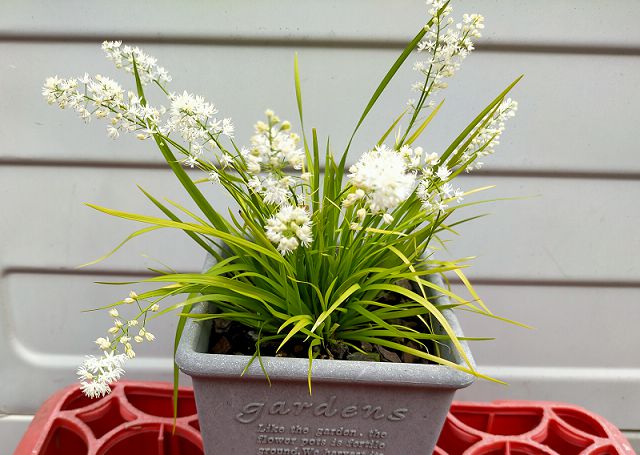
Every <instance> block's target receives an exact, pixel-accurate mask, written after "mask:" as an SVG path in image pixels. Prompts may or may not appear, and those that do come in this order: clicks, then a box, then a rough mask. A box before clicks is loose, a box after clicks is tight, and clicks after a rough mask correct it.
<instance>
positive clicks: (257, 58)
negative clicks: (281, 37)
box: [0, 43, 640, 178]
mask: <svg viewBox="0 0 640 455" xmlns="http://www.w3.org/2000/svg"><path fill="white" fill-rule="evenodd" d="M148 48H149V52H152V53H153V54H155V55H156V56H157V57H158V58H160V59H161V61H162V62H164V63H165V64H166V66H167V67H168V68H169V69H170V70H171V71H172V73H173V74H174V77H175V81H174V82H173V83H172V84H171V87H173V89H175V90H178V91H182V90H183V89H187V90H189V91H192V92H195V93H199V94H203V95H205V96H206V97H207V99H209V100H211V101H213V102H214V103H216V105H217V106H218V107H219V110H220V112H221V113H220V115H221V116H225V117H226V116H230V117H232V118H233V120H234V123H235V124H236V127H237V131H236V138H237V142H238V143H239V144H241V145H249V138H250V136H251V134H252V126H253V124H254V123H255V121H256V120H258V119H259V118H261V117H262V115H263V114H262V113H263V111H264V109H266V108H267V107H269V108H273V109H274V110H276V112H278V113H280V115H281V117H283V118H288V119H290V120H291V121H292V122H293V124H294V128H295V129H296V130H298V129H299V128H298V121H297V108H296V104H295V96H294V93H293V81H292V71H291V68H292V59H293V54H294V51H295V49H294V48H275V49H273V48H253V47H239V48H231V47H228V46H219V47H218V46H212V47H208V46H207V47H199V46H148ZM0 54H2V55H3V61H4V65H3V66H2V67H1V68H0V81H1V83H2V87H3V90H4V94H3V97H4V102H3V103H2V105H0V118H1V119H2V120H3V121H2V122H0V134H1V135H2V137H3V138H4V141H3V145H2V147H1V148H0V164H2V160H5V162H6V161H7V160H8V161H9V162H13V163H20V162H22V161H23V160H32V161H37V160H40V159H42V160H54V161H55V160H76V161H80V162H85V161H91V160H94V161H113V162H117V163H126V162H130V163H140V162H142V163H144V162H153V163H159V162H160V160H161V158H160V154H159V153H157V151H156V150H155V149H154V147H153V146H152V145H151V144H149V143H140V141H138V140H136V139H135V138H133V137H121V138H120V139H118V140H117V141H112V140H111V139H108V138H107V137H106V126H105V124H104V123H102V122H100V121H92V122H91V123H90V124H89V125H84V124H83V122H82V121H80V120H79V119H78V118H77V117H76V115H75V114H74V113H73V112H61V111H60V110H59V109H58V108H57V107H53V106H48V105H47V104H46V103H45V102H44V100H43V99H42V96H41V94H40V92H41V86H42V83H43V81H44V79H45V77H47V76H49V75H53V74H58V75H80V74H83V73H84V71H85V70H88V71H91V72H92V73H101V74H107V75H112V76H116V77H117V79H118V80H120V81H123V83H124V86H125V87H128V88H133V86H132V84H131V77H130V75H128V74H126V73H122V72H116V71H115V70H114V69H112V67H111V64H110V62H108V61H106V60H105V59H104V58H103V57H102V52H101V51H100V49H99V47H98V46H97V45H90V44H34V43H20V44H6V43H5V44H0ZM396 54H397V52H395V51H392V50H364V49H359V50H353V49H351V50H337V49H334V50H327V49H305V50H303V51H302V52H301V53H300V65H301V71H302V74H303V79H302V84H303V96H304V106H305V115H306V124H307V125H308V126H309V127H311V126H313V127H317V129H318V133H319V136H320V138H321V141H322V142H324V141H325V140H326V138H327V136H330V138H331V143H332V145H333V148H334V150H335V153H336V154H340V153H341V151H342V149H343V147H344V146H345V145H346V141H347V139H348V137H349V135H350V133H351V131H352V129H353V126H354V125H355V122H356V119H357V118H358V116H359V113H360V112H361V109H362V108H363V107H364V106H365V105H366V103H367V101H368V97H369V95H370V94H371V93H372V92H373V90H374V88H375V85H376V84H377V83H378V80H379V78H380V77H381V75H382V74H384V72H385V70H386V68H387V67H388V65H390V62H392V61H393V59H394V58H395V56H396ZM193 62H197V64H195V65H194V63H193ZM249 62H250V63H249ZM521 73H522V74H525V78H524V79H523V80H522V81H521V83H520V85H519V86H518V87H516V89H515V90H514V93H513V96H514V98H516V99H518V100H519V101H520V111H519V113H518V115H517V116H516V118H515V119H513V120H511V121H510V122H509V124H508V125H507V131H506V132H505V133H504V135H503V138H502V144H501V145H500V146H499V147H498V148H497V149H496V150H497V152H496V153H497V155H496V156H494V157H490V158H488V159H487V160H486V168H487V169H488V170H501V171H509V170H518V171H529V172H538V173H544V172H555V173H563V172H564V173H567V172H590V173H592V174H597V173H599V172H601V173H604V174H606V173H609V174H616V175H631V176H632V177H634V178H638V176H639V175H640V160H638V159H637V153H636V150H637V147H636V143H635V136H634V135H633V134H631V133H630V132H631V131H633V130H634V128H635V119H636V116H634V115H633V112H634V110H635V106H636V105H638V104H640V92H639V91H638V90H637V89H636V88H637V86H638V85H640V60H638V58H637V57H632V56H617V57H614V56H602V55H601V56H588V55H572V56H566V55H557V54H534V55H523V54H518V53H508V52H507V53H477V54H474V55H472V56H471V57H470V58H469V59H468V60H467V61H466V62H465V65H464V66H463V68H462V70H461V71H460V73H459V74H458V75H456V77H455V78H454V79H453V80H452V81H451V83H450V88H449V89H448V90H447V91H445V92H443V93H442V95H441V96H439V97H437V98H436V99H438V100H439V99H442V98H443V97H445V98H446V103H445V105H444V107H443V108H442V109H441V111H440V112H439V114H438V116H437V117H436V119H435V120H434V121H433V123H432V124H431V125H430V126H429V128H428V129H427V130H426V132H425V133H424V136H423V137H422V138H421V139H420V140H419V141H418V144H420V145H423V146H425V147H426V148H427V149H428V150H429V151H440V152H441V151H442V150H443V149H444V148H445V147H446V146H447V145H448V143H449V142H450V141H451V140H452V139H453V138H454V137H455V136H456V135H457V134H458V133H459V132H460V131H461V130H462V129H463V128H464V127H465V126H466V123H467V122H468V121H470V120H471V119H472V118H473V116H474V115H475V113H477V112H479V111H480V110H482V108H483V107H484V105H485V104H486V103H488V102H489V101H490V100H491V99H492V98H493V96H495V95H496V94H497V93H499V92H500V91H501V90H502V88H503V87H505V86H506V85H507V84H508V83H509V82H510V81H511V80H513V79H514V78H515V77H516V76H518V75H519V74H521ZM257 74H259V77H257V76H256V75H257ZM203 75H204V76H203ZM414 80H415V73H414V72H413V71H411V70H409V69H408V68H407V70H406V71H403V72H400V73H399V74H398V80H397V81H394V83H392V85H391V86H390V87H389V92H388V93H387V94H386V95H385V96H383V97H382V98H381V99H380V101H379V104H378V105H377V106H376V108H374V110H373V111H372V112H371V114H370V117H369V118H368V119H367V121H366V122H365V124H364V126H363V128H362V130H361V131H360V133H359V134H358V136H356V140H355V142H354V144H353V147H352V149H351V150H352V161H353V160H355V159H356V158H357V156H359V154H360V153H362V151H363V150H365V149H367V148H369V147H371V145H372V144H373V143H375V141H377V139H378V138H379V137H380V135H381V134H382V132H383V131H385V130H386V129H387V127H388V125H389V124H390V123H391V121H392V119H393V118H394V117H395V116H396V115H397V113H398V112H400V111H401V110H402V109H403V108H404V103H405V102H406V100H407V99H408V98H409V97H413V96H415V93H413V92H411V91H410V90H409V86H410V85H411V83H412V82H413V81H414ZM151 93H152V96H151V99H152V100H155V102H156V103H157V104H160V103H162V101H163V98H162V97H159V96H158V94H157V93H156V92H151ZM165 101H166V100H165ZM603 128H606V134H604V130H603ZM612 138H615V140H612Z"/></svg>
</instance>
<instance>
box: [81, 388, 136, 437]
mask: <svg viewBox="0 0 640 455" xmlns="http://www.w3.org/2000/svg"><path fill="white" fill-rule="evenodd" d="M78 418H79V419H80V420H82V421H83V422H84V423H86V424H87V426H88V427H89V428H91V431H93V434H94V435H95V437H96V439H99V438H101V437H102V436H104V435H105V434H106V433H108V432H109V431H111V430H113V429H114V428H115V427H117V426H119V425H122V424H123V423H125V422H127V421H128V420H133V419H134V418H135V416H131V417H130V419H126V418H125V416H123V415H122V409H121V407H120V403H119V402H118V400H117V399H115V398H113V399H110V400H108V401H105V404H104V406H101V407H99V408H97V409H92V410H91V411H88V412H85V413H84V414H79V415H78Z"/></svg>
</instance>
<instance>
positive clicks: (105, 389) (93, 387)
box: [80, 381, 111, 398]
mask: <svg viewBox="0 0 640 455" xmlns="http://www.w3.org/2000/svg"><path fill="white" fill-rule="evenodd" d="M80 390H82V393H84V394H85V395H86V396H88V397H89V398H100V397H103V396H105V395H108V394H110V393H111V387H109V384H106V383H104V382H98V381H82V382H81V383H80Z"/></svg>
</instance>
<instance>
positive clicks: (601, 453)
mask: <svg viewBox="0 0 640 455" xmlns="http://www.w3.org/2000/svg"><path fill="white" fill-rule="evenodd" d="M589 455H622V452H620V451H619V450H618V449H616V448H615V447H613V446H604V447H598V448H597V449H595V450H593V451H591V452H589Z"/></svg>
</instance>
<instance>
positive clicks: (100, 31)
mask: <svg viewBox="0 0 640 455" xmlns="http://www.w3.org/2000/svg"><path fill="white" fill-rule="evenodd" d="M454 7H455V10H456V11H457V13H458V14H461V13H462V12H467V11H469V12H471V10H473V11H478V12H481V13H483V14H484V15H485V16H486V17H487V29H486V36H485V38H483V39H482V41H481V42H480V44H479V45H478V49H477V51H476V52H475V54H474V55H472V56H471V57H470V58H469V59H468V60H467V61H466V62H465V64H464V66H463V69H462V70H461V72H460V73H459V74H458V75H457V76H456V78H455V79H454V80H453V81H452V82H451V86H450V89H449V90H448V91H447V92H446V98H447V101H446V104H445V107H444V108H443V110H442V112H441V114H440V115H439V117H438V118H437V120H436V121H434V123H433V124H432V125H431V126H430V127H429V130H430V131H429V132H428V134H427V135H426V136H425V140H424V141H423V142H424V143H423V144H422V145H424V146H425V147H427V148H429V149H432V150H438V148H439V146H440V145H442V144H444V143H445V141H446V140H447V139H449V138H451V137H452V135H453V134H454V133H456V131H457V130H458V129H460V128H461V127H463V126H464V122H465V120H469V119H470V118H471V116H472V114H473V112H475V111H477V110H479V109H480V108H481V107H482V105H483V103H486V102H487V101H488V100H489V99H490V98H491V97H492V95H494V94H497V93H498V92H499V90H500V89H501V88H502V87H503V86H505V85H506V84H508V83H509V82H510V81H511V80H512V79H514V78H515V77H517V76H518V75H519V74H521V73H524V74H525V79H524V80H523V81H522V83H521V84H520V85H519V86H518V88H517V89H516V90H515V92H514V97H516V98H517V99H518V100H519V101H520V112H519V114H518V116H517V117H516V119H515V120H513V121H512V122H511V124H510V125H508V130H507V132H506V133H505V135H504V137H503V141H502V144H501V145H500V146H499V148H498V149H497V155H496V156H495V157H493V158H491V159H489V160H487V167H486V170H484V171H483V172H480V173H478V174H477V175H474V176H469V177H466V178H465V179H464V181H463V185H464V186H465V188H467V189H468V188H472V187H475V186H482V185H485V184H496V185H497V188H496V189H494V190H492V191H491V192H490V193H487V195H488V196H489V197H509V196H535V197H533V198H529V199H524V200H518V201H512V202H502V203H496V204H492V205H491V206H489V207H486V210H485V211H489V212H492V213H493V215H492V216H490V217H487V218H484V219H482V220H480V221H478V222H476V223H475V225H473V226H472V225H468V226H465V227H463V229H462V234H463V236H462V237H461V238H460V239H456V238H452V243H451V245H450V250H451V252H450V254H451V256H453V257H456V256H468V255H475V256H478V259H477V260H476V261H475V264H474V266H473V268H472V269H471V270H470V271H469V275H470V276H471V277H472V278H474V281H475V283H476V284H477V288H478V291H479V292H480V293H481V295H482V296H483V297H484V298H485V300H486V301H487V303H488V304H490V306H491V308H492V309H493V310H494V311H495V312H497V313H499V314H501V315H504V316H507V317H511V318H514V319H517V320H520V321H523V322H526V323H529V324H531V325H533V326H535V327H536V329H535V330H532V331H527V330H524V329H519V328H515V327H510V326H505V325H502V324H500V323H495V322H492V321H488V320H483V319H479V318H471V317H465V323H466V324H465V325H466V332H467V333H468V334H469V335H476V336H485V335H495V336H497V337H498V340H497V341H495V342H491V343H486V344H476V345H475V353H476V357H477V360H478V362H479V363H480V364H481V365H482V366H483V370H484V371H485V372H486V373H488V374H492V375H495V376H497V377H500V378H502V379H505V380H506V381H507V382H509V383H510V386H509V387H501V386H494V385H492V384H489V383H477V384H476V385H474V386H473V387H472V388H470V389H468V390H466V391H464V392H463V393H461V394H460V395H459V398H463V399H469V400H491V399H499V398H508V399H512V398H513V399H515V398H523V399H533V400H559V401H569V402H573V403H576V404H580V405H583V406H586V407H588V408H590V409H592V410H593V411H595V412H598V413H600V414H602V415H603V416H605V417H606V418H608V419H610V420H611V421H612V422H614V423H615V424H616V425H618V426H620V427H621V428H623V429H625V430H630V431H631V430H639V429H640V412H639V411H640V355H638V347H639V345H640V331H639V330H638V329H637V326H638V323H639V322H640V302H639V301H638V300H639V296H640V280H639V279H638V273H639V269H640V259H639V256H638V252H639V251H640V248H639V247H640V239H639V237H638V235H637V227H636V226H637V222H638V219H639V218H640V205H639V204H638V203H637V200H638V197H639V196H640V186H639V185H638V179H639V178H640V160H639V159H638V152H639V151H640V150H638V148H639V147H638V145H637V139H636V136H637V134H636V130H637V124H638V120H639V115H638V108H637V106H638V105H639V104H640V103H639V102H640V91H639V88H638V87H639V85H640V60H639V55H640V29H639V28H638V27H637V17H638V16H639V15H640V3H638V2H635V1H633V0H618V1H615V2H611V1H591V2H582V1H578V0H565V1H562V2H557V1H551V0H540V1H535V2H533V1H524V0H494V1H492V0H479V1H473V2H472V1H460V2H454ZM424 10H425V8H424V6H423V4H422V2H419V1H409V0H400V1H394V2H388V1H382V0H374V1H372V0H351V1H348V2H343V1H334V0H329V1H322V2H320V1H311V0H303V1H293V0H290V1H278V2H267V1H252V2H231V1H228V2H221V1H204V0H202V1H195V0H192V1H185V2H181V3H176V2H173V1H150V0H148V1H137V2H125V1H121V0H114V1H111V2H109V3H108V4H107V3H102V2H100V3H98V2H85V1H80V0H76V1H72V0H64V1H59V2H38V1H35V0H26V1H25V0H23V1H17V0H8V1H7V0H5V1H4V2H3V3H2V5H0V90H1V92H0V137H1V138H2V142H1V143H0V213H1V216H0V236H1V237H0V238H1V239H2V240H1V241H0V441H2V442H0V449H1V450H0V452H2V453H6V452H7V451H10V450H11V447H13V445H14V444H15V443H16V442H17V440H18V439H19V438H20V434H21V432H22V431H23V429H24V428H25V426H26V425H27V423H28V417H24V416H29V415H31V414H33V412H34V411H35V410H36V409H37V407H38V406H39V405H40V404H41V403H42V402H43V401H44V400H45V398H46V397H47V396H48V395H49V394H50V393H51V392H53V391H54V390H56V389H58V388H60V387H63V386H65V385H67V384H69V383H71V382H73V381H74V375H73V371H74V366H75V365H76V364H77V363H78V362H79V360H80V358H81V356H82V355H83V354H85V353H87V352H89V351H90V350H91V349H92V344H91V340H92V339H94V338H95V337H96V336H97V335H98V334H100V333H101V332H102V331H103V330H104V329H105V328H106V326H107V324H108V320H107V318H106V317H104V319H101V316H99V315H96V314H89V315H87V314H83V313H80V310H82V309H86V308H90V307H95V306H98V305H102V304H105V303H109V302H111V301H113V300H116V299H119V298H121V297H122V295H123V293H126V292H128V288H126V289H124V288H113V287H105V286H98V285H93V284H91V282H92V281H97V280H101V279H105V277H106V278H107V279H112V280H115V281H117V280H119V279H121V278H124V279H130V278H131V277H134V278H135V277H139V276H140V274H141V273H142V272H143V271H144V269H145V267H146V266H154V265H156V264H157V263H156V262H154V261H153V260H152V259H149V258H145V257H143V256H141V254H148V255H150V256H152V257H153V258H155V259H158V260H161V261H163V262H165V263H169V264H171V265H173V266H174V267H176V268H181V269H197V268H198V267H199V264H200V262H201V257H200V254H199V252H198V251H197V250H196V249H195V248H193V247H192V246H191V245H190V244H189V242H188V241H187V240H185V239H183V238H182V237H180V236H178V235H171V234H170V233H164V234H163V233H161V234H154V235H152V236H150V237H148V238H147V239H141V240H138V241H136V242H135V243H132V244H131V245H130V247H129V248H128V249H127V250H126V251H123V252H120V253H118V254H116V255H115V256H114V257H113V258H111V259H110V260H108V261H106V262H104V263H102V264H100V265H98V266H95V267H93V268H90V269H83V270H76V269H74V267H75V266H76V265H78V264H81V263H83V262H87V261H89V260H91V259H94V258H96V257H98V256H100V255H102V254H103V253H104V252H106V251H107V250H108V249H110V248H111V247H112V246H114V245H115V244H117V243H118V242H119V241H120V240H121V239H122V238H123V237H124V236H125V235H126V234H128V233H129V232H130V231H132V230H133V226H132V225H130V224H127V223H124V222H119V221H117V220H112V219H108V218H107V217H105V216H102V215H99V214H97V213H94V212H93V211H92V210H90V209H88V208H86V207H84V206H83V205H82V203H83V202H94V203H98V204H101V205H105V206H108V207H115V208H121V209H126V210H130V211H140V212H145V213H153V209H152V208H151V207H149V205H148V204H146V203H145V201H144V200H143V198H142V197H141V196H139V195H137V194H136V188H135V184H141V185H142V186H144V187H145V188H147V189H149V190H150V191H151V192H152V193H153V194H155V195H156V196H159V197H169V198H172V199H175V200H178V201H185V197H184V195H183V194H182V193H181V192H180V191H179V189H178V186H177V185H176V184H175V182H174V181H173V180H172V178H171V175H170V174H169V172H167V171H166V170H164V168H163V167H162V166H161V162H160V159H159V156H158V154H157V153H155V151H154V150H153V149H152V147H151V146H150V144H148V143H140V142H138V141H136V140H135V139H132V138H124V139H121V140H119V141H116V142H113V141H110V140H109V139H107V138H106V135H105V134H104V125H102V124H99V123H97V122H96V123H93V124H91V125H89V126H84V125H82V124H81V122H80V121H78V120H77V119H76V118H75V116H74V114H73V113H71V112H59V110H58V109H56V108H53V107H49V106H47V105H46V103H44V101H43V100H42V99H41V96H40V87H41V84H42V81H43V80H44V78H45V77H46V76H48V75H53V74H58V75H61V76H63V75H79V74H81V73H83V72H84V71H85V70H86V71H89V72H93V73H96V72H100V73H103V74H107V75H117V77H118V79H119V80H121V81H126V80H127V76H126V75H125V74H122V73H121V74H116V73H115V72H114V70H113V69H112V68H111V65H110V63H109V62H107V61H105V60H104V59H103V58H102V55H101V51H100V50H99V46H98V45H99V43H100V42H101V41H102V40H103V39H105V38H109V39H125V40H126V41H128V42H132V43H135V44H139V45H143V47H144V48H145V49H146V50H148V51H149V52H150V53H151V54H152V55H155V56H156V57H158V58H159V59H160V60H161V63H162V64H164V65H165V66H166V67H167V68H168V69H169V70H170V72H171V73H172V74H173V76H174V82H173V84H172V86H173V87H174V88H175V89H176V90H183V89H187V90H189V91H193V92H196V93H200V94H203V95H205V96H206V97H207V98H208V99H210V100H212V101H214V102H215V103H216V104H217V105H218V107H219V109H220V111H221V112H222V114H223V115H225V116H231V117H233V118H234V120H235V123H236V125H237V137H238V139H239V141H240V142H245V143H246V141H247V139H248V135H249V134H250V131H251V125H252V124H253V122H254V121H255V120H256V119H258V118H259V117H260V116H261V114H262V111H263V110H264V109H265V108H266V107H271V108H273V109H275V110H276V111H277V112H278V113H280V115H281V116H282V117H284V118H289V119H291V120H292V121H294V124H296V122H295V119H296V113H295V101H294V96H293V83H292V70H291V68H292V60H293V54H294V52H295V51H298V52H299V55H300V65H301V71H302V74H303V76H302V83H303V90H304V98H305V110H306V112H307V119H306V120H307V124H308V125H313V126H315V127H317V128H318V130H319V133H320V136H321V137H323V138H326V136H327V135H329V134H330V135H331V139H332V142H333V143H334V144H335V146H336V149H339V147H340V145H342V144H344V141H345V138H346V136H347V133H348V132H349V131H350V130H351V128H352V127H353V125H354V122H355V120H356V118H357V115H358V113H359V112H360V110H361V109H362V107H363V106H364V104H365V103H366V101H367V99H368V95H369V94H370V93H371V90H372V89H373V88H374V86H375V85H376V84H377V83H378V81H379V79H380V77H381V75H382V74H383V73H384V71H385V70H386V68H387V67H388V65H389V64H390V63H391V62H392V61H393V59H394V58H395V56H396V54H397V53H398V51H399V49H401V48H402V46H403V43H404V42H406V41H407V40H408V39H409V38H410V37H412V36H413V35H414V34H415V32H416V30H417V28H418V27H419V26H420V24H421V22H423V18H424ZM413 78H414V76H413V74H412V73H411V71H405V72H403V73H402V74H400V75H399V77H398V81H397V82H396V83H394V84H393V85H392V86H391V88H390V90H389V93H388V94H387V95H386V96H385V97H383V98H382V99H381V100H380V103H379V105H378V106H377V108H376V109H374V111H373V112H372V114H371V116H370V118H369V120H368V122H367V124H366V126H365V128H364V129H363V130H362V133H361V134H360V136H359V139H358V142H357V143H356V144H355V147H354V148H353V150H354V151H355V153H359V152H361V151H362V150H364V148H366V147H367V146H368V145H370V143H371V140H372V139H371V138H372V137H374V133H375V132H377V131H381V130H383V128H384V126H386V125H387V124H388V123H389V121H390V120H391V119H392V118H393V117H394V116H395V115H396V114H397V112H398V111H399V109H401V105H402V103H404V101H405V100H406V98H408V97H409V96H410V93H409V92H408V89H407V88H408V85H409V84H410V82H412V81H413ZM376 138H377V136H376ZM208 194H209V195H210V197H211V198H212V199H213V200H214V201H215V204H216V206H218V207H220V208H223V207H225V205H226V204H227V198H226V196H224V195H218V194H216V192H215V189H214V188H210V189H209V190H208ZM161 324H162V327H161V328H158V330H157V332H158V333H159V335H161V336H160V337H159V338H160V340H159V342H158V343H157V344H156V345H153V346H149V347H148V349H147V350H144V349H141V350H140V352H139V355H140V358H139V359H136V361H135V362H131V368H130V374H129V377H130V378H154V379H165V380H168V379H169V371H170V365H171V364H170V359H169V358H168V357H167V355H166V354H167V353H168V352H169V347H170V345H171V321H168V320H167V321H163V322H162V323H161ZM5 414H6V415H7V416H6V417H3V415H5ZM630 434H631V433H630ZM631 435H632V436H633V434H631ZM3 445H4V446H3ZM5 447H6V448H5Z"/></svg>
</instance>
